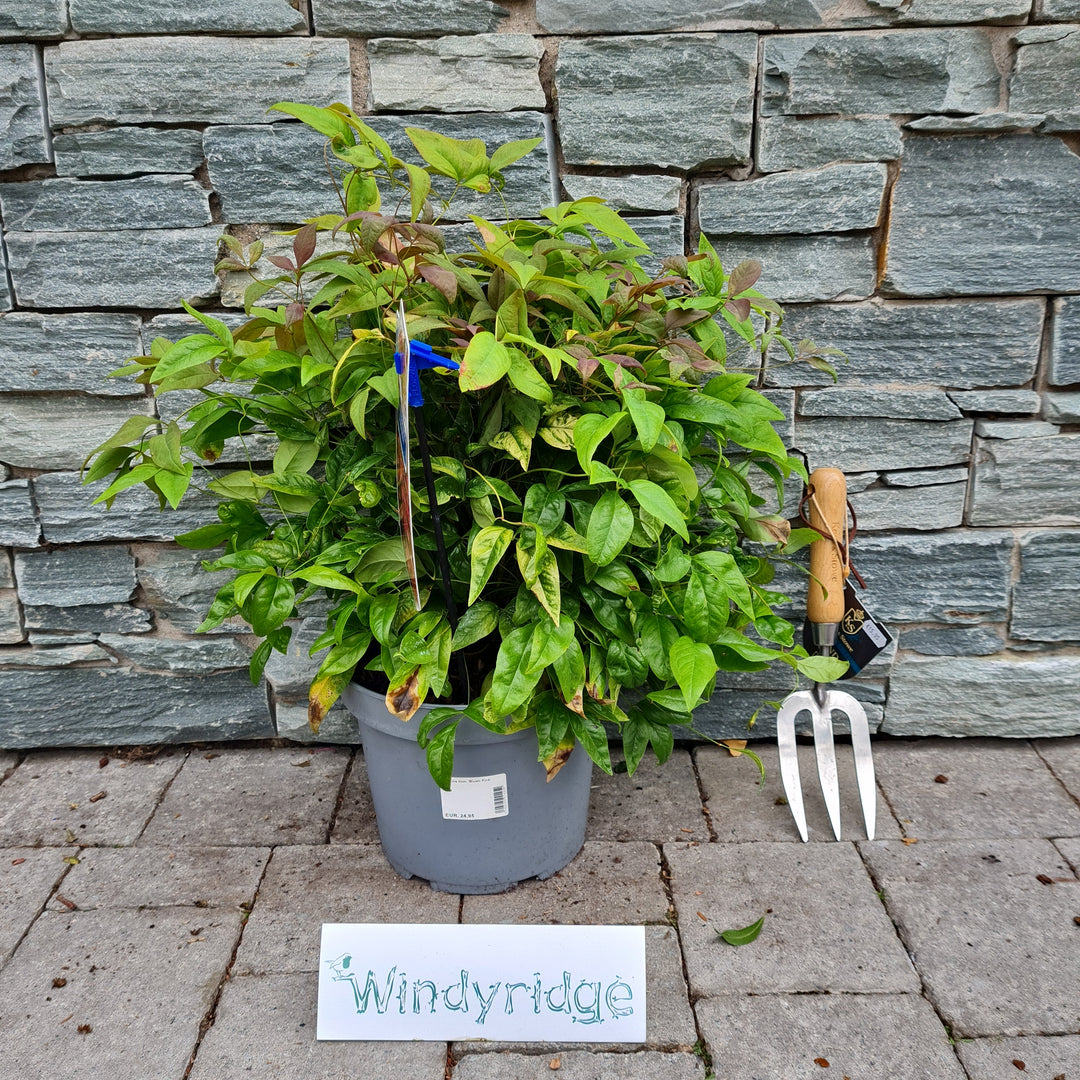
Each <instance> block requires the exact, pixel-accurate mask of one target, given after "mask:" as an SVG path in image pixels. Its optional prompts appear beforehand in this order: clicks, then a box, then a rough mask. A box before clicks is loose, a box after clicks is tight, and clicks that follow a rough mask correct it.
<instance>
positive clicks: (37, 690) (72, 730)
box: [0, 667, 274, 747]
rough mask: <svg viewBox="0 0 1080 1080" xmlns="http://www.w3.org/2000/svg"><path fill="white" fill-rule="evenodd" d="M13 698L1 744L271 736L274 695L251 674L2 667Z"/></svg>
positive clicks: (4, 691)
mask: <svg viewBox="0 0 1080 1080" xmlns="http://www.w3.org/2000/svg"><path fill="white" fill-rule="evenodd" d="M0 695H3V699H4V700H5V701H8V702H9V703H10V705H9V708H7V709H6V710H5V712H4V715H3V717H2V718H0V746H6V747H29V746H86V745H88V744H89V745H91V746H92V745H95V744H98V745H100V744H107V745H109V744H123V743H134V744H141V743H153V742H186V741H193V740H196V739H215V740H227V739H265V738H269V737H272V736H273V733H274V732H273V727H272V725H271V724H270V718H269V715H268V714H267V708H266V695H265V692H264V691H263V690H262V689H261V688H257V687H253V686H252V685H251V682H250V680H249V679H248V678H247V675H246V674H244V673H240V672H226V673H224V674H220V675H205V676H201V677H197V678H194V677H183V676H175V675H149V674H144V673H142V672H136V671H132V670H131V669H130V668H125V667H118V668H94V669H92V670H87V669H80V670H75V669H65V668H54V669H48V670H37V671H14V670H13V671H5V672H0Z"/></svg>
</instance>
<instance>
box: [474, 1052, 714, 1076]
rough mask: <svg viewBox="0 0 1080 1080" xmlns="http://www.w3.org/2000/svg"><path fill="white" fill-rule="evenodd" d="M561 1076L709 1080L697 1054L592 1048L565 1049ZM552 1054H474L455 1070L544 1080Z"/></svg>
mask: <svg viewBox="0 0 1080 1080" xmlns="http://www.w3.org/2000/svg"><path fill="white" fill-rule="evenodd" d="M558 1057H559V1070H558V1071H559V1076H560V1077H562V1078H563V1080H592V1078H593V1077H601V1076H602V1077H603V1078H604V1080H649V1078H651V1077H654V1076H663V1077H664V1080H705V1065H704V1063H703V1062H702V1060H701V1059H700V1058H698V1057H695V1056H694V1055H693V1054H680V1053H659V1052H655V1051H639V1052H637V1053H630V1054H626V1053H617V1054H603V1053H601V1054H594V1053H592V1052H591V1051H588V1050H567V1051H561V1052H560V1053H559V1055H558ZM550 1058H551V1055H550V1054H548V1053H546V1052H545V1053H543V1054H541V1055H539V1056H537V1055H535V1054H514V1053H500V1054H470V1055H468V1056H467V1057H465V1058H463V1059H462V1060H461V1061H460V1062H459V1063H458V1065H457V1068H455V1069H454V1076H455V1078H456V1080H540V1078H542V1077H544V1076H545V1075H550V1073H551V1066H550V1065H549V1063H548V1062H549V1060H550Z"/></svg>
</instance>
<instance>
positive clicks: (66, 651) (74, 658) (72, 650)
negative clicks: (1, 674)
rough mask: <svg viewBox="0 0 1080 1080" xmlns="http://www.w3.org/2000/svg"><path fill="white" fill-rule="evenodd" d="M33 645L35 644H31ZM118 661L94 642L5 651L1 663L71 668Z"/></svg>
mask: <svg viewBox="0 0 1080 1080" xmlns="http://www.w3.org/2000/svg"><path fill="white" fill-rule="evenodd" d="M31 644H35V643H34V642H31ZM105 660H107V661H110V662H111V663H113V664H115V663H116V659H115V658H114V657H111V656H109V654H108V653H107V652H105V650H104V649H101V648H98V646H97V645H95V644H93V643H92V642H91V643H89V644H81V645H80V644H64V645H58V646H55V647H49V648H32V649H4V651H3V652H2V653H0V663H3V664H4V666H5V667H8V666H10V667H20V668H22V667H69V666H70V665H72V664H83V663H87V662H92V663H100V662H102V661H105Z"/></svg>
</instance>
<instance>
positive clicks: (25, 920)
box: [0, 847, 67, 966]
mask: <svg viewBox="0 0 1080 1080" xmlns="http://www.w3.org/2000/svg"><path fill="white" fill-rule="evenodd" d="M65 870H67V866H66V865H65V864H64V862H63V860H62V859H61V857H60V855H59V853H58V852H56V851H41V850H35V849H33V848H17V847H10V848H4V849H3V850H0V913H2V915H3V917H2V918H0V966H2V965H3V963H4V961H5V960H7V958H8V957H9V956H10V955H11V952H12V951H13V950H14V948H15V946H16V945H18V944H19V941H20V939H21V938H22V936H23V934H25V933H26V931H27V930H28V929H29V928H30V925H31V923H33V921H34V920H35V919H36V918H37V916H38V912H39V911H41V909H42V908H43V907H44V906H45V902H46V901H47V900H48V898H49V897H50V896H51V895H52V891H53V889H54V888H55V887H56V885H57V883H58V882H59V881H60V879H61V878H62V877H63V876H64V871H65Z"/></svg>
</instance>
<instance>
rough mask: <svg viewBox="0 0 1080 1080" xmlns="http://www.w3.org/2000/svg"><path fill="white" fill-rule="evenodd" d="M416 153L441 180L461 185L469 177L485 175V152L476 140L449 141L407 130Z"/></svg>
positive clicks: (424, 132) (417, 129) (423, 131)
mask: <svg viewBox="0 0 1080 1080" xmlns="http://www.w3.org/2000/svg"><path fill="white" fill-rule="evenodd" d="M405 134H406V135H408V137H409V139H410V141H411V142H412V144H413V146H415V147H416V152H417V153H418V154H419V155H420V156H421V157H422V158H423V159H424V160H425V161H426V162H427V163H428V164H429V165H430V166H431V167H432V169H434V170H435V172H437V173H440V174H442V175H443V176H449V177H451V178H452V179H454V180H457V181H458V182H459V183H462V184H464V183H465V182H466V181H468V180H471V179H472V178H473V177H475V176H477V175H479V174H481V173H483V174H486V173H487V148H486V147H485V146H484V144H483V143H482V142H481V141H480V140H479V139H469V140H468V141H464V140H461V139H451V138H449V137H448V136H446V135H440V134H439V133H438V132H435V131H426V130H424V129H423V128H414V127H407V128H406V129H405Z"/></svg>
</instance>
